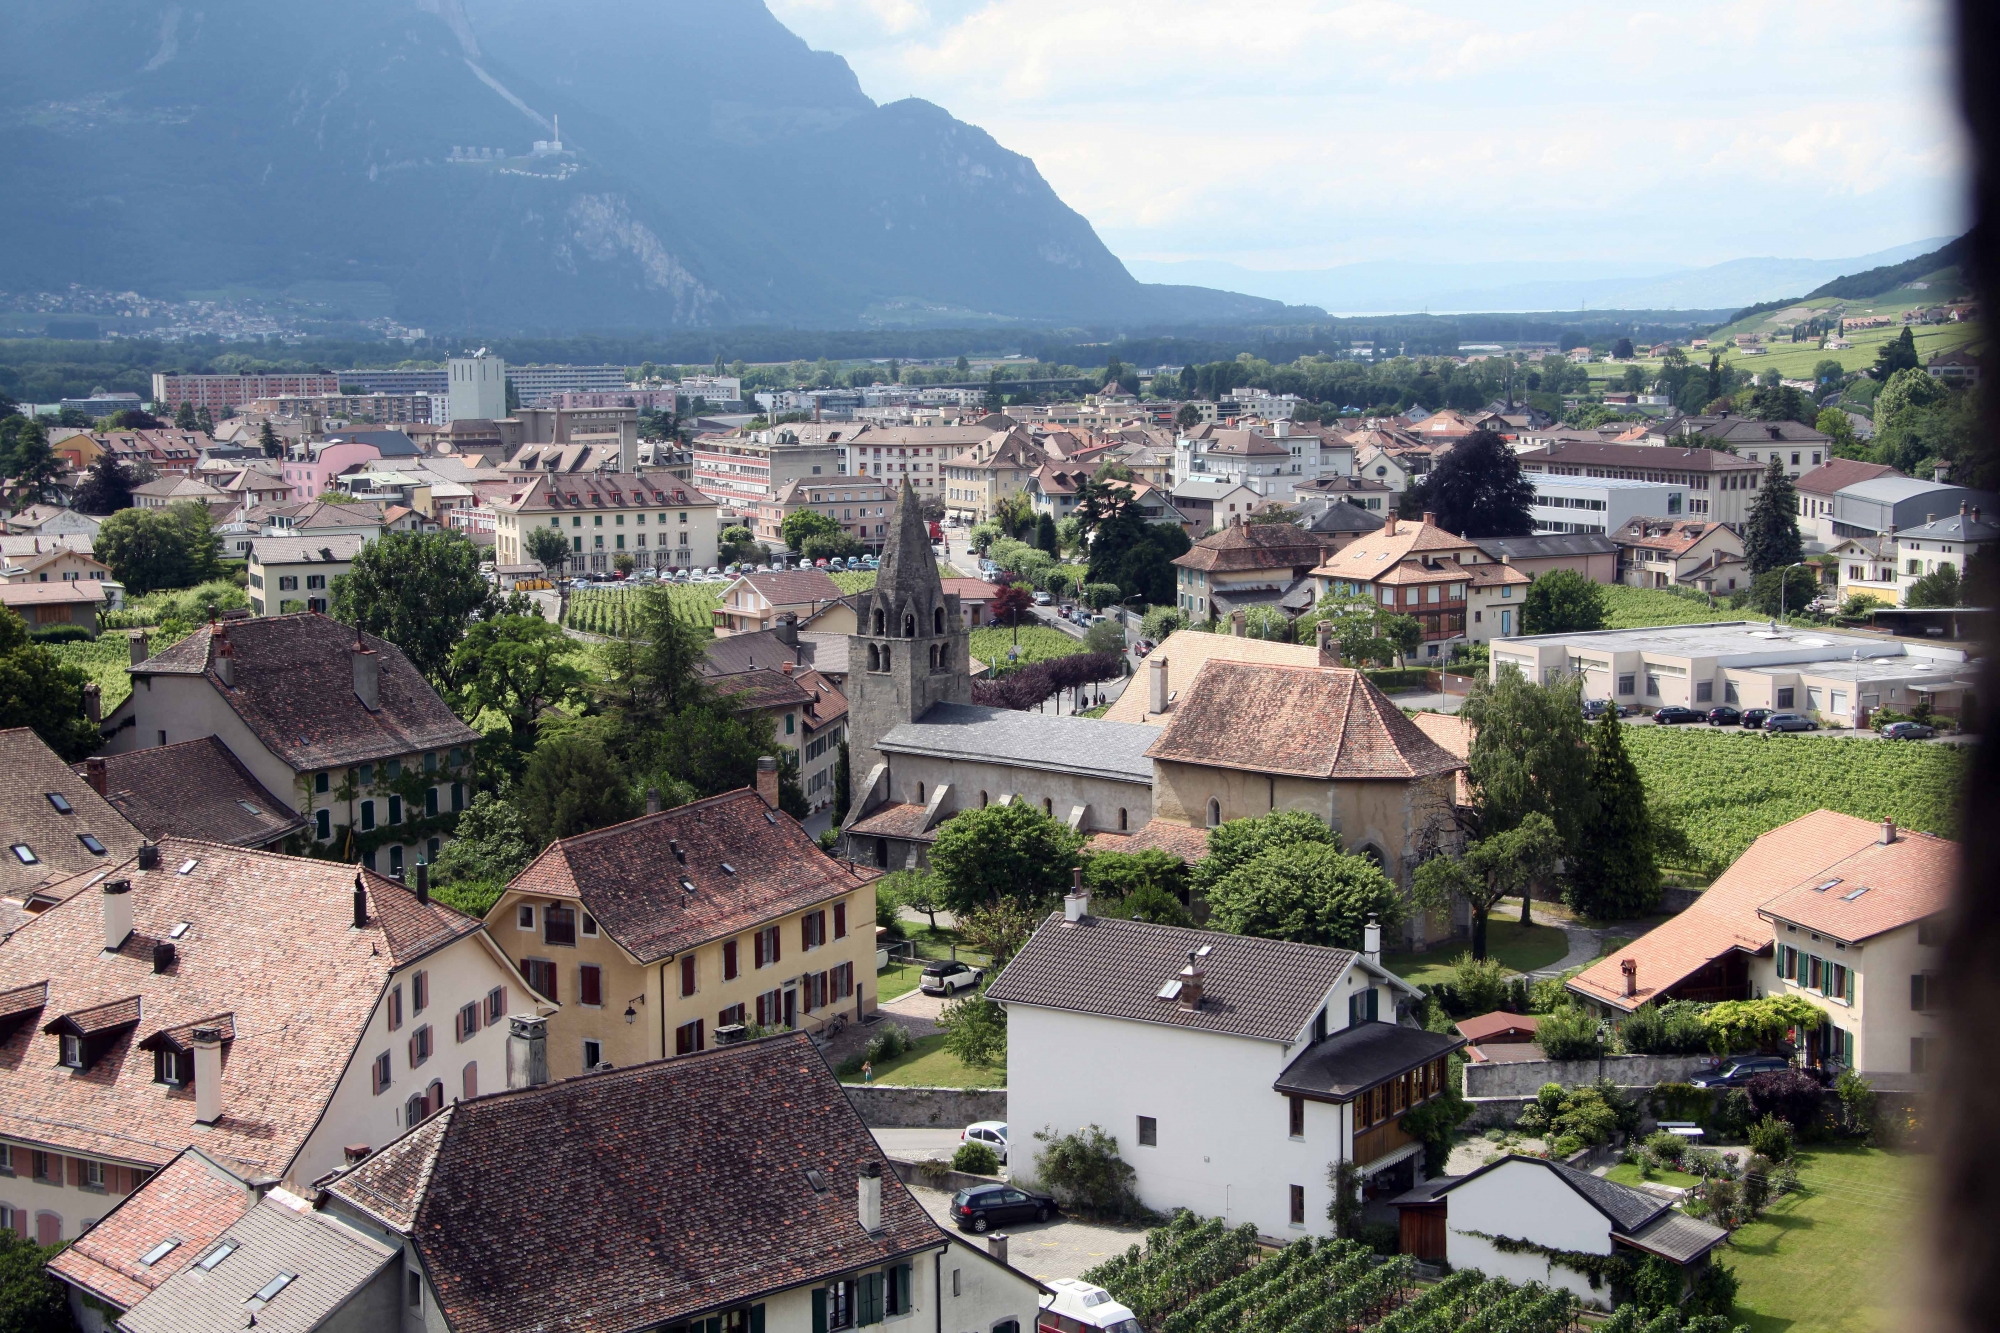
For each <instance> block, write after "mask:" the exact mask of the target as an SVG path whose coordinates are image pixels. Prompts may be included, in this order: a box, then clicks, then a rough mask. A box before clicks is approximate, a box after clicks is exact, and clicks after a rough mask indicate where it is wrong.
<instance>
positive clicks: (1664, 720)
mask: <svg viewBox="0 0 2000 1333" xmlns="http://www.w3.org/2000/svg"><path fill="white" fill-rule="evenodd" d="M1702 716H1703V715H1702V714H1700V713H1697V712H1695V711H1694V709H1692V708H1682V707H1681V706H1680V705H1679V704H1668V705H1667V706H1666V707H1665V708H1656V709H1654V710H1653V721H1655V722H1657V723H1659V724H1660V725H1661V726H1663V727H1671V726H1674V725H1676V724H1677V723H1681V722H1699V721H1701V720H1702Z"/></svg>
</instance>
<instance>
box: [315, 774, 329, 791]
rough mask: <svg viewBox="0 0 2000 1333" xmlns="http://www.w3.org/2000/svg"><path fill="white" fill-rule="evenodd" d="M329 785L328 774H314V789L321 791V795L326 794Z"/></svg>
mask: <svg viewBox="0 0 2000 1333" xmlns="http://www.w3.org/2000/svg"><path fill="white" fill-rule="evenodd" d="M327 785H328V783H327V774H325V773H315V774H313V790H314V791H316V792H318V793H319V794H320V795H322V796H324V795H326V789H327Z"/></svg>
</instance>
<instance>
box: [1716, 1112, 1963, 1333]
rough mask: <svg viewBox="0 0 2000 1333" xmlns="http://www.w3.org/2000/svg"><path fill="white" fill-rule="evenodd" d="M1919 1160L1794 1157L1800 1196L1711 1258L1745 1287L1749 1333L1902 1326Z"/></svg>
mask: <svg viewBox="0 0 2000 1333" xmlns="http://www.w3.org/2000/svg"><path fill="white" fill-rule="evenodd" d="M1926 1167H1927V1162H1926V1160H1925V1159H1924V1158H1923V1157H1921V1156H1918V1155H1916V1154H1913V1153H1889V1152H1883V1151H1881V1150H1879V1149H1874V1148H1847V1147H1842V1148H1829V1149H1824V1150H1821V1151H1817V1152H1807V1153H1804V1154H1802V1155H1801V1157H1800V1170H1799V1183H1800V1185H1801V1186H1802V1187H1803V1188H1802V1192H1801V1193H1800V1194H1797V1195H1792V1196H1789V1197H1787V1198H1784V1199H1781V1200H1779V1201H1778V1202H1777V1203H1776V1204H1774V1205H1773V1206H1772V1207H1771V1208H1770V1209H1769V1210H1768V1211H1767V1212H1765V1214H1764V1215H1763V1216H1762V1217H1761V1218H1759V1219H1758V1220H1757V1221H1755V1222H1752V1223H1750V1224H1749V1225H1748V1226H1745V1227H1743V1228H1741V1229H1740V1230H1738V1231H1737V1232H1736V1234H1735V1235H1734V1236H1732V1237H1731V1238H1730V1243H1729V1247H1728V1250H1727V1251H1723V1250H1718V1251H1717V1252H1716V1254H1717V1257H1718V1258H1720V1259H1722V1261H1723V1262H1724V1263H1727V1264H1728V1265H1729V1266H1730V1267H1731V1268H1733V1269H1735V1270H1736V1276H1737V1279H1738V1280H1739V1281H1740V1282H1741V1283H1742V1287H1741V1289H1740V1290H1739V1291H1738V1292H1737V1296H1736V1316H1735V1317H1736V1319H1740V1320H1742V1321H1743V1322H1745V1323H1747V1324H1748V1325H1749V1326H1750V1330H1751V1333H1876V1330H1880V1329H1887V1328H1891V1327H1895V1326H1898V1325H1900V1324H1901V1322H1902V1315H1903V1312H1905V1311H1907V1310H1909V1309H1911V1308H1913V1302H1914V1300H1915V1298H1916V1295H1917V1293H1916V1292H1915V1291H1914V1290H1913V1288H1912V1286H1911V1282H1912V1278H1913V1274H1914V1272H1915V1270H1916V1268H1917V1265H1916V1264H1915V1262H1914V1261H1915V1259H1916V1255H1914V1254H1913V1253H1912V1252H1911V1251H1912V1248H1913V1247H1914V1245H1915V1244H1917V1243H1918V1234H1917V1228H1915V1227H1914V1226H1913V1225H1912V1218H1913V1217H1914V1215H1915V1214H1916V1211H1917V1205H1918V1204H1919V1202H1920V1201H1921V1200H1922V1197H1923V1191H1924V1182H1923V1179H1922V1175H1923V1172H1924V1171H1925V1169H1926Z"/></svg>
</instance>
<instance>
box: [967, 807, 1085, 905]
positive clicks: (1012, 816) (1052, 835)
mask: <svg viewBox="0 0 2000 1333" xmlns="http://www.w3.org/2000/svg"><path fill="white" fill-rule="evenodd" d="M1083 843H1084V838H1083V835H1082V834H1080V833H1078V832H1076V831H1075V830H1073V829H1071V828H1069V827H1068V826H1067V825H1065V824H1062V823H1060V822H1058V821H1057V820H1055V819H1053V818H1051V817H1049V816H1048V815H1045V814H1043V813H1042V812H1041V811H1039V810H1036V809H1034V808H1033V807H1032V806H1029V805H1026V804H1024V803H1022V802H1020V801H1013V802H1009V803H1008V804H1006V805H989V806H987V807H985V808H983V809H979V810H962V811H960V812H959V813H958V814H956V815H953V816H952V817H951V818H950V819H948V820H946V821H945V823H944V825H943V826H942V827H940V828H939V829H938V832H937V841H936V842H935V843H934V844H933V845H932V847H931V869H932V870H933V871H934V872H936V874H937V877H938V878H939V880H941V881H942V882H943V884H944V886H945V893H946V894H947V896H948V897H949V900H950V905H951V910H952V911H954V912H967V911H972V910H974V909H976V908H983V907H990V906H993V905H995V904H998V903H1000V902H1002V901H1012V902H1015V903H1017V904H1019V905H1020V906H1023V907H1028V908H1034V907H1039V906H1042V905H1044V904H1047V903H1049V902H1051V901H1053V900H1054V899H1055V897H1056V896H1057V895H1058V894H1060V893H1061V892H1062V891H1063V890H1064V889H1065V888H1067V887H1068V885H1069V883H1070V871H1071V869H1072V868H1073V867H1074V866H1075V865H1076V862H1077V854H1078V853H1079V852H1081V851H1082V850H1083Z"/></svg>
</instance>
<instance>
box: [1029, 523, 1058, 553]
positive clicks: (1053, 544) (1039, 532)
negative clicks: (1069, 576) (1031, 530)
mask: <svg viewBox="0 0 2000 1333" xmlns="http://www.w3.org/2000/svg"><path fill="white" fill-rule="evenodd" d="M1035 545H1036V546H1038V547H1040V548H1041V549H1042V550H1044V551H1047V552H1048V553H1049V554H1050V555H1054V556H1059V555H1061V554H1062V548H1061V546H1060V545H1058V543H1057V541H1056V517H1055V515H1054V514H1043V515H1042V517H1041V521H1040V522H1038V523H1036V524H1035Z"/></svg>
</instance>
